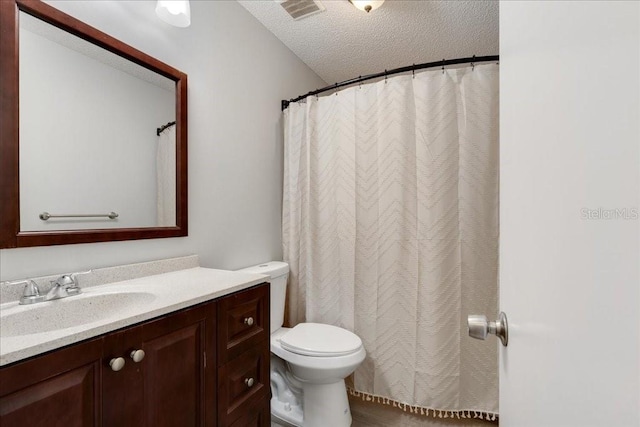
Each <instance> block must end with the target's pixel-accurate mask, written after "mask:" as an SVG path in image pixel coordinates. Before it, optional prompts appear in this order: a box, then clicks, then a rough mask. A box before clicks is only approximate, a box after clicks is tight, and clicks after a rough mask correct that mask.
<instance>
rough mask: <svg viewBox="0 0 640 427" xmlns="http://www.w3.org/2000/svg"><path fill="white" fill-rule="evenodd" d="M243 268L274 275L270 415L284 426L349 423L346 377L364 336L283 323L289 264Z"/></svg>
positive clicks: (361, 357) (355, 363)
mask: <svg viewBox="0 0 640 427" xmlns="http://www.w3.org/2000/svg"><path fill="white" fill-rule="evenodd" d="M240 271H246V272H251V273H260V274H265V275H268V276H269V277H270V278H271V279H270V280H269V282H270V283H271V292H270V298H271V307H270V308H271V319H270V321H271V368H270V379H271V419H272V421H274V422H277V423H278V424H281V425H283V426H296V427H327V426H330V427H348V426H350V425H351V410H350V409H349V400H348V398H347V390H346V387H345V384H344V379H345V378H346V377H347V376H349V375H351V373H353V371H355V369H356V368H357V367H358V366H359V365H360V363H362V361H363V360H364V358H365V355H366V352H365V349H364V347H363V346H362V340H360V338H359V337H358V336H357V335H356V334H354V333H352V332H349V331H347V330H346V329H342V328H338V327H336V326H331V325H325V324H321V323H300V324H298V325H296V326H294V327H293V328H283V327H282V325H283V323H284V302H285V296H286V289H287V278H288V276H289V265H288V264H287V263H285V262H280V261H271V262H267V263H264V264H260V265H256V266H253V267H248V268H245V269H242V270H240Z"/></svg>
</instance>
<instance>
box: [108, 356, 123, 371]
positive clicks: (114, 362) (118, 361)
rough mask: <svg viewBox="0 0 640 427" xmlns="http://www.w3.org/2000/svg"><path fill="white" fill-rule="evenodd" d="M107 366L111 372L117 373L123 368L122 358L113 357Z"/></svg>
mask: <svg viewBox="0 0 640 427" xmlns="http://www.w3.org/2000/svg"><path fill="white" fill-rule="evenodd" d="M109 366H110V367H111V370H112V371H114V372H118V371H119V370H120V369H122V368H124V358H122V357H115V358H113V359H111V360H110V361H109Z"/></svg>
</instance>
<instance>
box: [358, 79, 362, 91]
mask: <svg viewBox="0 0 640 427" xmlns="http://www.w3.org/2000/svg"><path fill="white" fill-rule="evenodd" d="M358 80H359V82H358V89H362V76H359V77H358Z"/></svg>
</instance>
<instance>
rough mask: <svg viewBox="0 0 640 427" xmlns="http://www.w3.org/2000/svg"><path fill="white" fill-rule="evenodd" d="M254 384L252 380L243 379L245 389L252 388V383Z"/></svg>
mask: <svg viewBox="0 0 640 427" xmlns="http://www.w3.org/2000/svg"><path fill="white" fill-rule="evenodd" d="M254 382H255V381H254V380H253V378H245V379H244V383H245V384H246V385H247V387H249V388H251V387H253V383H254Z"/></svg>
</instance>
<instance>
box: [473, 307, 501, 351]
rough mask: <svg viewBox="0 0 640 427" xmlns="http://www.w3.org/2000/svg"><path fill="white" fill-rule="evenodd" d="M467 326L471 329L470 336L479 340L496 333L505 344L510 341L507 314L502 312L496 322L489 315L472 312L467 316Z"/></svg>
mask: <svg viewBox="0 0 640 427" xmlns="http://www.w3.org/2000/svg"><path fill="white" fill-rule="evenodd" d="M467 328H468V329H469V336H470V337H471V338H476V339H479V340H484V339H486V338H487V335H489V334H494V335H495V336H497V337H498V338H500V341H502V345H503V346H505V347H506V346H507V344H508V343H509V325H508V323H507V315H506V314H504V313H503V312H500V315H499V316H498V320H496V321H495V322H489V320H488V319H487V316H483V315H481V314H480V315H479V314H471V315H469V317H467Z"/></svg>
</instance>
